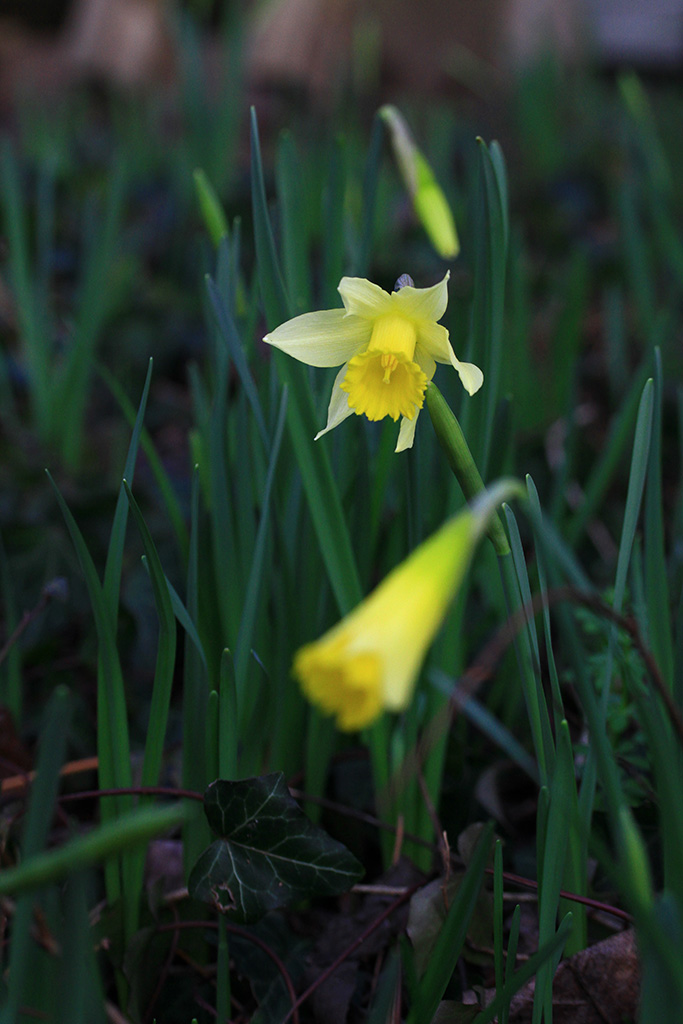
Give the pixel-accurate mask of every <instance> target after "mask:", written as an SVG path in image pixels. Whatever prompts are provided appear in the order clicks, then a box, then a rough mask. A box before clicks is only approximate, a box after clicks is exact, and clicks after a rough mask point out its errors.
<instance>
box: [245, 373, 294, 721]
mask: <svg viewBox="0 0 683 1024" xmlns="http://www.w3.org/2000/svg"><path fill="white" fill-rule="evenodd" d="M286 413H287V389H286V388H285V389H284V390H283V392H282V399H281V401H280V411H279V413H278V419H277V424H276V427H275V434H274V437H273V441H272V446H271V455H270V464H269V466H268V475H267V477H266V483H265V487H264V490H263V498H262V501H261V518H260V520H259V525H258V533H257V535H256V543H255V545H254V554H253V558H252V563H251V570H250V573H249V581H248V583H247V589H246V593H245V597H244V604H243V607H242V618H241V619H240V626H239V632H238V634H237V642H236V645H235V684H236V686H237V695H238V702H239V713H240V721H241V723H242V724H244V723H246V722H248V721H250V720H251V716H252V714H253V711H254V698H255V697H256V696H257V691H256V689H255V688H254V687H252V688H251V691H250V692H249V691H248V690H247V688H246V685H245V684H246V678H247V665H248V659H249V656H250V652H251V645H252V639H253V635H254V630H255V627H256V619H257V612H258V601H259V596H260V593H261V590H262V586H263V581H264V577H265V572H264V558H265V554H266V539H267V536H268V531H269V528H270V505H271V492H272V489H273V480H274V478H275V470H276V467H277V463H278V457H279V455H280V445H281V443H282V435H283V433H284V428H285V416H286Z"/></svg>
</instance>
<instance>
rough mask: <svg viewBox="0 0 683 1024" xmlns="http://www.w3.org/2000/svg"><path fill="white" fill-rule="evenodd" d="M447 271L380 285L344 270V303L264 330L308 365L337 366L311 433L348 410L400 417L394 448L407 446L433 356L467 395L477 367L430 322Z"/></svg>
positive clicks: (478, 377) (442, 297) (437, 312)
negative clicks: (433, 280) (433, 277)
mask: <svg viewBox="0 0 683 1024" xmlns="http://www.w3.org/2000/svg"><path fill="white" fill-rule="evenodd" d="M448 278H449V273H446V275H445V276H444V278H443V280H441V281H440V282H439V283H438V284H435V285H433V286H432V287H431V288H416V287H415V286H414V285H413V283H412V281H410V283H409V284H403V281H404V279H405V278H399V281H398V282H397V286H398V289H397V290H396V291H393V292H386V291H384V289H383V288H380V287H379V285H376V284H373V283H372V282H371V281H366V280H365V279H364V278H360V277H343V278H342V280H341V282H340V284H339V294H340V295H341V298H342V302H343V308H341V309H325V310H320V311H319V312H314V313H302V314H301V315H300V316H296V317H294V319H293V320H288V321H287V322H286V323H284V324H281V325H280V326H279V327H276V329H275V330H274V331H272V332H271V333H270V334H267V335H266V336H265V338H264V339H263V340H264V341H265V342H267V343H268V344H269V345H274V346H275V348H279V349H281V350H282V351H283V352H286V353H287V354H288V355H290V356H293V357H294V358H295V359H298V360H300V361H301V362H302V363H308V365H309V366H339V365H341V370H340V371H339V373H338V374H337V377H336V380H335V382H334V385H333V387H332V396H331V398H330V404H329V409H328V412H327V424H326V425H325V427H324V429H323V430H321V431H320V432H319V433H318V434H317V435H316V440H317V439H318V438H319V437H322V436H323V434H326V433H327V432H328V431H329V430H332V429H333V428H334V427H337V426H339V424H340V423H342V422H343V421H344V420H345V419H346V418H347V417H348V416H351V415H353V414H354V413H355V414H356V415H357V416H366V417H367V418H368V419H369V420H381V419H384V417H385V416H391V418H392V419H393V420H398V419H399V418H400V419H401V426H400V429H399V434H398V443H397V445H396V451H397V452H400V451H403V450H404V449H405V448H411V447H412V445H413V440H414V437H415V426H416V423H417V417H418V414H419V412H420V409H421V408H422V406H423V404H424V396H425V390H426V387H427V384H428V383H429V381H430V380H431V379H432V377H433V376H434V373H435V371H436V364H437V363H447V364H449V365H450V366H452V367H454V369H455V370H456V371H457V373H458V374H459V376H460V380H461V381H462V384H463V386H464V388H465V390H466V391H467V392H468V393H469V394H470V395H473V394H474V393H475V392H476V391H478V390H479V388H480V387H481V385H482V383H483V380H484V376H483V374H482V372H481V370H480V369H479V367H478V366H475V365H474V364H473V363H464V362H461V361H460V360H459V359H457V358H456V355H455V353H454V352H453V349H452V347H451V343H450V341H449V337H448V331H447V329H446V328H445V327H444V326H443V325H442V324H440V323H438V322H437V321H439V320H440V319H441V318H442V317H443V315H444V313H445V312H446V306H447V303H448ZM408 280H410V279H409V278H408Z"/></svg>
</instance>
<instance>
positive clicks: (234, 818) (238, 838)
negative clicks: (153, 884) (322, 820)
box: [188, 772, 363, 922]
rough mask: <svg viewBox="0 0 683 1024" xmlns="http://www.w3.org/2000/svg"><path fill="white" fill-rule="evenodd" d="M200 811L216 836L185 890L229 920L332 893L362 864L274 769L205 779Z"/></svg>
mask: <svg viewBox="0 0 683 1024" xmlns="http://www.w3.org/2000/svg"><path fill="white" fill-rule="evenodd" d="M204 811H205V813H206V817H207V819H208V822H209V825H210V826H211V829H212V831H213V832H214V833H215V834H216V835H217V836H218V837H219V838H218V839H217V840H216V841H215V842H213V843H212V844H211V846H209V847H208V849H206V850H205V851H204V853H203V854H202V855H201V856H200V857H199V859H198V861H197V863H196V864H195V866H194V868H193V869H192V872H191V874H190V878H189V882H188V887H189V890H190V893H191V895H192V896H194V897H195V898H197V899H201V900H204V901H205V902H207V903H210V904H212V905H213V906H216V907H218V908H219V909H221V910H222V911H224V912H225V913H227V914H228V915H229V916H230V918H231V919H232V920H236V921H242V922H247V921H257V920H258V919H259V918H260V917H262V916H263V915H264V914H265V913H267V911H269V910H273V909H274V908H276V907H282V906H286V905H288V904H291V903H296V902H298V901H299V900H302V899H306V898H308V897H311V896H334V895H337V894H338V893H341V892H344V891H345V890H347V889H349V888H350V887H351V886H352V885H353V883H354V882H355V881H357V880H358V879H359V878H360V877H361V875H362V874H363V867H362V865H361V864H360V863H359V862H358V861H357V860H356V858H355V857H354V856H353V855H352V854H351V853H350V852H349V851H348V850H347V849H346V847H345V846H343V845H342V844H341V843H338V842H337V841H336V840H334V839H332V838H331V837H330V836H328V835H327V833H326V832H325V831H324V830H323V829H321V828H319V827H318V826H317V825H314V824H313V822H312V821H310V819H309V818H307V817H306V815H305V814H304V813H303V811H302V810H301V809H300V807H299V805H298V804H297V803H296V801H295V800H293V798H292V797H291V796H290V793H289V790H288V789H287V785H286V783H285V781H284V776H283V774H282V772H276V773H273V774H271V775H263V776H260V777H258V778H251V779H242V780H240V781H238V782H229V781H226V780H222V779H219V780H217V781H216V782H213V783H211V785H210V786H209V788H208V789H207V791H206V793H205V795H204Z"/></svg>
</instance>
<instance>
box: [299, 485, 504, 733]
mask: <svg viewBox="0 0 683 1024" xmlns="http://www.w3.org/2000/svg"><path fill="white" fill-rule="evenodd" d="M518 489H519V485H518V484H516V483H515V482H513V481H501V482H500V483H499V484H497V485H495V486H494V487H492V488H491V489H490V490H488V491H484V492H482V494H481V495H480V496H479V497H478V498H477V499H476V500H475V501H474V502H473V503H472V504H471V505H469V506H468V507H467V508H465V509H464V510H463V511H462V512H460V513H459V514H458V515H456V516H454V517H453V518H452V519H450V520H449V521H448V522H447V523H445V524H444V526H442V527H441V529H439V530H437V532H436V533H434V534H432V536H431V537H429V538H428V539H427V540H426V541H424V542H423V543H422V544H420V546H419V547H417V548H416V549H415V551H413V553H412V554H411V555H409V557H408V558H407V559H406V560H405V561H404V562H402V563H401V564H400V565H399V566H398V567H397V568H396V569H394V570H393V571H392V572H391V573H389V575H388V576H387V577H386V579H384V580H383V582H382V583H381V584H380V585H379V586H378V587H377V589H376V590H374V591H373V593H372V594H371V595H370V596H369V597H367V598H366V599H365V601H363V602H362V603H361V604H359V605H358V607H357V608H355V609H354V610H353V611H352V612H351V613H350V614H349V615H347V616H346V618H344V619H342V621H341V622H339V623H338V624H337V625H336V626H333V628H332V629H330V630H329V631H328V632H327V633H325V635H324V636H322V637H321V638H320V639H319V640H317V641H315V642H314V643H310V644H307V645H306V646H305V647H302V648H301V649H300V650H299V651H298V652H297V654H296V655H295V657H294V665H293V672H294V675H295V676H296V677H297V679H298V680H299V683H300V685H301V688H302V690H303V692H304V694H305V695H306V697H307V698H308V700H310V701H311V703H313V704H316V705H317V706H318V707H319V708H320V710H321V711H322V712H323V713H325V714H330V715H334V716H335V717H336V724H337V727H338V728H339V729H341V730H344V731H349V732H350V731H353V730H355V729H362V728H364V727H365V726H367V725H370V724H371V723H372V722H373V721H374V720H375V719H376V718H377V717H378V716H379V715H380V713H381V712H382V711H383V710H385V709H386V710H388V711H402V710H404V709H405V708H406V707H407V706H408V704H409V702H410V699H411V697H412V694H413V690H414V688H415V683H416V680H417V676H418V673H419V671H420V668H421V666H422V662H423V661H424V658H425V655H426V652H427V648H428V647H429V645H430V644H431V642H432V640H433V639H434V636H435V634H436V632H437V630H438V629H439V626H440V625H441V623H442V622H443V620H444V617H445V615H446V611H447V609H448V606H449V604H450V602H451V600H452V599H453V597H454V596H455V593H456V591H457V590H458V588H459V586H460V584H461V583H462V581H463V578H464V576H465V573H466V571H467V568H468V566H469V563H470V560H471V558H472V554H473V552H474V549H475V547H476V544H477V542H478V540H479V538H480V537H481V535H482V533H483V532H484V530H485V529H486V526H487V524H488V522H489V520H490V518H491V516H492V515H493V514H494V513H495V510H496V508H497V506H498V505H500V503H501V502H502V501H504V500H505V499H506V498H507V497H509V496H510V494H511V493H514V492H515V491H517V490H518Z"/></svg>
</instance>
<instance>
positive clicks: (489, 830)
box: [407, 824, 493, 1024]
mask: <svg viewBox="0 0 683 1024" xmlns="http://www.w3.org/2000/svg"><path fill="white" fill-rule="evenodd" d="M492 837H493V825H492V824H488V825H486V826H485V828H484V829H482V832H481V835H480V837H479V840H478V842H477V845H476V848H475V850H474V853H473V855H472V858H471V861H470V864H469V867H468V869H467V872H466V874H465V877H464V878H463V881H462V884H461V885H460V887H459V889H458V892H457V894H456V896H455V898H454V899H453V902H452V903H451V905H450V907H449V910H448V914H447V915H446V919H445V921H444V923H443V926H442V928H441V931H440V932H439V937H438V938H437V940H436V943H435V945H434V949H433V951H432V954H431V956H430V959H429V964H428V965H427V969H426V970H425V973H424V974H423V976H422V978H421V979H420V980H419V982H418V984H417V989H416V991H415V993H414V998H413V1004H412V1006H411V1008H410V1012H409V1014H408V1018H407V1024H423V1022H424V1021H431V1020H432V1019H433V1017H434V1014H435V1013H436V1010H437V1007H438V1005H439V1003H440V1002H441V1000H442V998H443V994H444V992H445V991H446V986H447V985H448V982H449V981H450V979H451V975H452V974H453V971H454V970H455V965H456V963H457V961H458V957H459V956H460V953H461V951H462V947H463V945H464V943H465V938H466V935H467V929H468V926H469V923H470V918H471V917H472V914H473V912H474V908H475V905H476V902H477V897H478V896H479V891H480V889H481V886H482V883H483V881H484V870H485V868H486V862H487V860H488V858H489V856H490V853H491V840H492Z"/></svg>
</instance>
